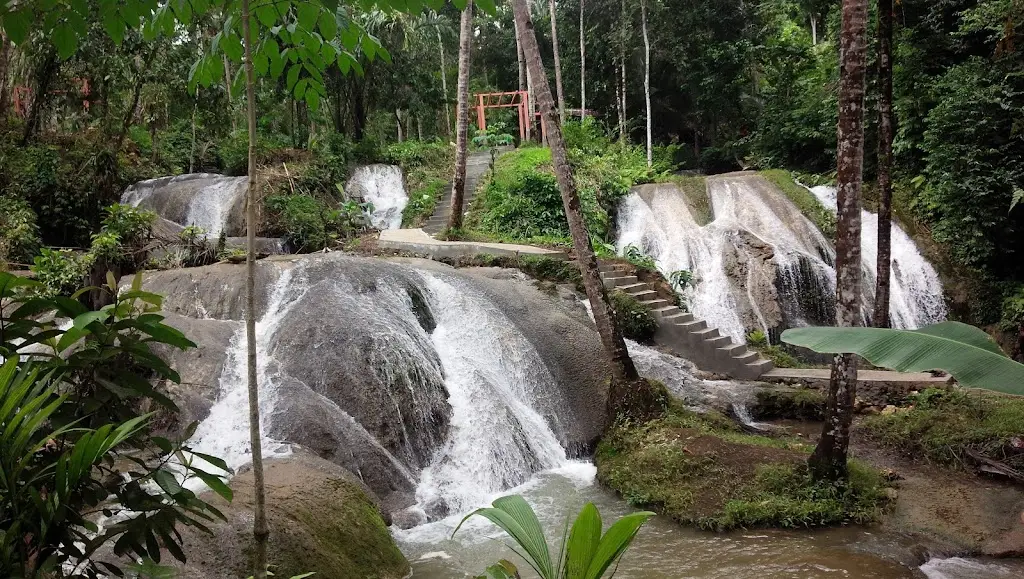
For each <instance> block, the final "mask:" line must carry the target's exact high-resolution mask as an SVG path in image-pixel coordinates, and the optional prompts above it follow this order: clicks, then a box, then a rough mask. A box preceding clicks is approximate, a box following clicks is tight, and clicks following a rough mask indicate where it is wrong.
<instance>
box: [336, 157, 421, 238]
mask: <svg viewBox="0 0 1024 579" xmlns="http://www.w3.org/2000/svg"><path fill="white" fill-rule="evenodd" d="M345 192H346V194H347V195H348V196H349V197H352V198H358V199H362V200H363V201H365V202H368V203H370V204H371V205H372V206H373V209H372V211H371V212H370V213H369V215H368V217H369V219H370V225H371V226H373V227H374V228H376V229H398V228H399V227H401V226H402V211H403V210H404V209H405V206H406V204H408V203H409V195H408V194H407V193H406V192H405V180H404V178H403V176H402V169H401V168H400V167H397V166H395V165H379V164H378V165H365V166H362V167H356V169H355V170H354V171H353V172H352V177H351V178H350V179H349V181H348V184H347V185H346V186H345Z"/></svg>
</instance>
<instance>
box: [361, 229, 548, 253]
mask: <svg viewBox="0 0 1024 579" xmlns="http://www.w3.org/2000/svg"><path fill="white" fill-rule="evenodd" d="M377 246H378V247H382V248H384V249H394V250H396V251H406V252H409V253H416V254H420V255H428V256H430V257H431V258H432V259H453V258H458V257H473V256H476V255H497V256H508V257H517V256H520V255H534V256H538V257H548V258H552V259H567V256H566V254H565V252H562V251H556V250H553V249H544V248H541V247H533V246H532V245H517V244H514V243H485V242H477V241H442V240H440V239H434V238H433V237H431V236H430V235H427V233H426V232H425V231H424V230H422V229H389V230H386V231H381V232H380V238H379V239H378V241H377Z"/></svg>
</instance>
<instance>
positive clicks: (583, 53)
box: [580, 0, 587, 121]
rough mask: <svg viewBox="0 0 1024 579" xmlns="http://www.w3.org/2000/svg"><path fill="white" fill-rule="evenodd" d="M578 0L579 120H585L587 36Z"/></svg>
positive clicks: (582, 0) (581, 4)
mask: <svg viewBox="0 0 1024 579" xmlns="http://www.w3.org/2000/svg"><path fill="white" fill-rule="evenodd" d="M585 3H586V0H580V120H581V121H582V120H583V119H585V118H587V34H586V30H585V29H584V27H583V26H584V21H583V5H584V4H585Z"/></svg>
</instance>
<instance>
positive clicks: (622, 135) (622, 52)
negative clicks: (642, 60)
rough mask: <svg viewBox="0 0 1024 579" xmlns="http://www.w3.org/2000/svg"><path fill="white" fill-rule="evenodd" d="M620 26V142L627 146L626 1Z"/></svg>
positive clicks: (621, 14)
mask: <svg viewBox="0 0 1024 579" xmlns="http://www.w3.org/2000/svg"><path fill="white" fill-rule="evenodd" d="M619 25H620V26H621V27H622V28H621V30H620V31H619V66H620V67H621V68H620V70H619V72H620V73H621V81H620V83H619V87H620V89H621V91H622V96H621V98H620V102H621V103H622V115H621V116H619V142H620V143H622V144H623V145H625V144H626V116H627V114H628V113H627V111H626V34H627V32H626V0H622V8H621V12H619Z"/></svg>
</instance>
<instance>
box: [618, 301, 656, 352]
mask: <svg viewBox="0 0 1024 579" xmlns="http://www.w3.org/2000/svg"><path fill="white" fill-rule="evenodd" d="M608 299H609V301H610V302H611V306H612V311H613V312H614V313H615V320H616V321H617V322H618V324H619V328H621V329H622V335H623V336H625V337H626V338H628V339H630V340H635V341H637V342H641V343H644V344H649V343H651V341H652V340H654V334H655V332H657V331H658V322H657V321H656V320H655V319H654V314H652V313H651V310H650V308H648V307H647V306H645V305H643V304H641V303H640V301H639V300H637V299H636V298H635V297H633V296H631V295H629V294H627V293H626V292H622V291H618V290H616V291H612V292H608Z"/></svg>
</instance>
